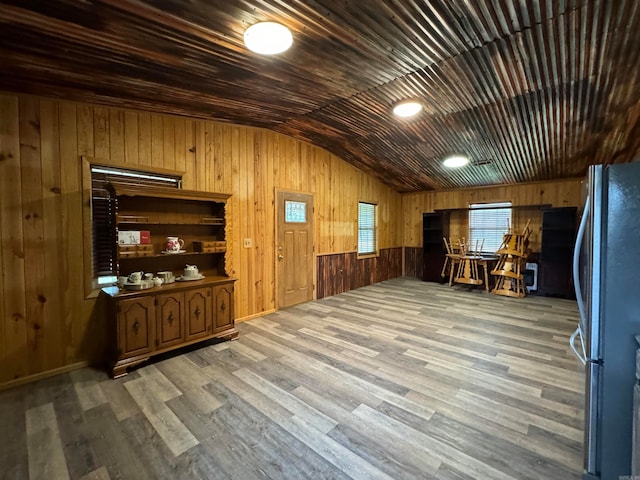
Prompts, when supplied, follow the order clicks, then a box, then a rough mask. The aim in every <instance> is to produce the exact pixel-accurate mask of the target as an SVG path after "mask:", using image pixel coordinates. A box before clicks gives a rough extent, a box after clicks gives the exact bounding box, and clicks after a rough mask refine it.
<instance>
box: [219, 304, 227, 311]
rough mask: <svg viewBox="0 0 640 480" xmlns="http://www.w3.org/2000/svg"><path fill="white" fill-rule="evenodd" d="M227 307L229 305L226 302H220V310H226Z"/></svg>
mask: <svg viewBox="0 0 640 480" xmlns="http://www.w3.org/2000/svg"><path fill="white" fill-rule="evenodd" d="M225 308H227V306H226V305H225V304H224V302H222V303H221V304H220V310H222V311H223V312H224V310H225Z"/></svg>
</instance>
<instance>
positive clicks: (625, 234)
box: [571, 163, 640, 480]
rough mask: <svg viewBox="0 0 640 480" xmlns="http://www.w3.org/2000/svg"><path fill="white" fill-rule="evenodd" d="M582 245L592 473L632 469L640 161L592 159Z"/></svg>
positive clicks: (577, 275)
mask: <svg viewBox="0 0 640 480" xmlns="http://www.w3.org/2000/svg"><path fill="white" fill-rule="evenodd" d="M585 184H586V185H585V186H586V190H585V193H586V195H585V196H586V200H585V206H584V209H583V212H582V217H581V220H580V227H579V229H578V234H577V239H576V247H575V252H574V266H573V275H574V286H575V289H576V298H577V300H578V307H579V310H580V317H581V320H580V324H579V325H578V328H577V329H576V331H575V332H574V334H573V335H572V336H571V348H572V349H573V351H574V353H575V354H576V356H578V358H579V359H580V361H581V362H582V363H583V364H584V365H585V375H586V382H585V387H586V388H585V390H586V402H585V441H584V456H585V457H584V459H585V462H584V468H585V474H584V479H589V480H593V479H599V480H619V479H620V478H626V477H628V476H630V475H631V451H632V446H631V439H632V422H633V388H634V379H635V350H636V346H635V340H634V335H637V334H639V333H640V163H628V164H621V165H610V166H606V167H603V166H602V165H594V166H591V167H589V172H588V176H587V179H586V180H585Z"/></svg>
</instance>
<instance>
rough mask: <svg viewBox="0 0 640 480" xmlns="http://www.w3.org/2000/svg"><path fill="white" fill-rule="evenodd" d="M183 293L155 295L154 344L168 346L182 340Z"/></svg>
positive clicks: (160, 346)
mask: <svg viewBox="0 0 640 480" xmlns="http://www.w3.org/2000/svg"><path fill="white" fill-rule="evenodd" d="M183 307H184V293H183V292H175V293H167V294H164V295H158V296H157V297H156V344H157V346H158V348H163V347H168V346H170V345H174V344H176V343H180V342H183V341H184V324H185V322H184V309H183Z"/></svg>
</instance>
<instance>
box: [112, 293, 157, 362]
mask: <svg viewBox="0 0 640 480" xmlns="http://www.w3.org/2000/svg"><path fill="white" fill-rule="evenodd" d="M154 311H155V309H154V305H153V297H151V296H145V297H139V298H131V299H128V300H120V301H119V302H118V358H125V357H131V356H134V355H143V354H146V353H149V352H151V350H153V347H154V341H153V340H154V338H155V332H154V328H153V327H154V323H153V322H154V320H155V313H154Z"/></svg>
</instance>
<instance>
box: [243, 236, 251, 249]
mask: <svg viewBox="0 0 640 480" xmlns="http://www.w3.org/2000/svg"><path fill="white" fill-rule="evenodd" d="M251 243H252V242H251V239H250V238H245V239H244V248H251Z"/></svg>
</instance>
